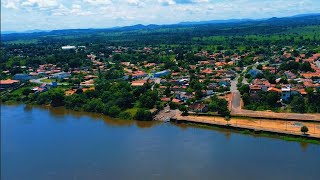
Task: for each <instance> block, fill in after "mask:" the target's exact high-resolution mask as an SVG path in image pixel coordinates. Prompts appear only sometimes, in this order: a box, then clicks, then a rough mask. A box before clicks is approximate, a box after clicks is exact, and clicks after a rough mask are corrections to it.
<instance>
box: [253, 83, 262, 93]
mask: <svg viewBox="0 0 320 180" xmlns="http://www.w3.org/2000/svg"><path fill="white" fill-rule="evenodd" d="M261 91H262V87H261V85H253V84H252V85H250V93H251V94H252V93H254V94H256V93H258V92H261Z"/></svg>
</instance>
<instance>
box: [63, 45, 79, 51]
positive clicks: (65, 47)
mask: <svg viewBox="0 0 320 180" xmlns="http://www.w3.org/2000/svg"><path fill="white" fill-rule="evenodd" d="M61 48H62V49H63V50H68V49H76V48H77V47H75V46H62V47H61Z"/></svg>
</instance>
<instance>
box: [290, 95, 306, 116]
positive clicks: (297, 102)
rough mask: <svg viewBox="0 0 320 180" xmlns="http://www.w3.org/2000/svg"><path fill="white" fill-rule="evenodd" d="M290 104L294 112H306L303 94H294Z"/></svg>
mask: <svg viewBox="0 0 320 180" xmlns="http://www.w3.org/2000/svg"><path fill="white" fill-rule="evenodd" d="M290 106H291V109H292V111H293V112H298V113H304V112H305V102H304V98H303V97H302V96H294V97H293V99H292V101H291V103H290Z"/></svg>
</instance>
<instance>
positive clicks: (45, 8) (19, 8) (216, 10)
mask: <svg viewBox="0 0 320 180" xmlns="http://www.w3.org/2000/svg"><path fill="white" fill-rule="evenodd" d="M318 12H320V0H299V1H298V0H297V1H296V0H1V30H2V31H9V30H14V31H24V30H33V29H41V30H52V29H67V28H107V27H115V26H126V25H133V24H173V23H177V22H182V21H202V20H218V19H219V20H220V19H231V18H267V17H273V16H277V17H284V16H291V15H296V14H305V13H318Z"/></svg>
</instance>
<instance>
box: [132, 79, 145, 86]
mask: <svg viewBox="0 0 320 180" xmlns="http://www.w3.org/2000/svg"><path fill="white" fill-rule="evenodd" d="M146 83H147V80H136V81H132V82H131V86H135V87H136V86H143V85H144V84H146Z"/></svg>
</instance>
